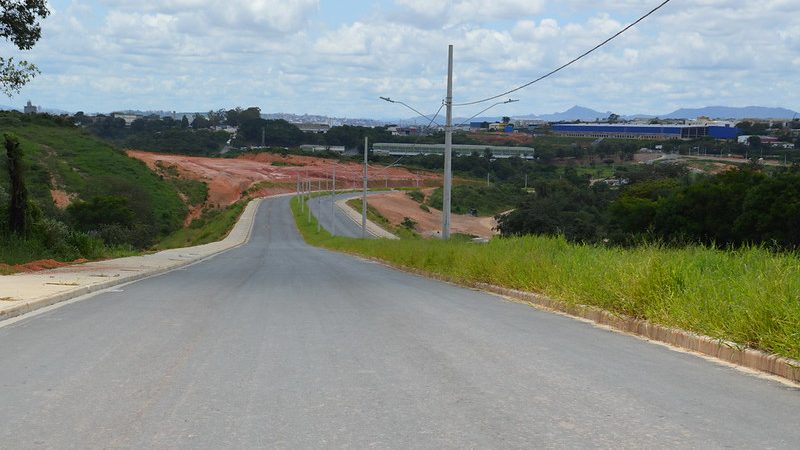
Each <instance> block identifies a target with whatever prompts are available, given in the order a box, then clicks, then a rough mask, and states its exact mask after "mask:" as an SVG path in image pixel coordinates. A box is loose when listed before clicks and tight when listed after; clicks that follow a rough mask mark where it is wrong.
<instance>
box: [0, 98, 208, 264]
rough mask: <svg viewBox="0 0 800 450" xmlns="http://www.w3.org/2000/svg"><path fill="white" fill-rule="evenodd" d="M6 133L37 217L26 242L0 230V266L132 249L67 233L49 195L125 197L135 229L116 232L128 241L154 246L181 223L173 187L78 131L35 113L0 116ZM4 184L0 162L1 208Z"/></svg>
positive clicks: (182, 211)
mask: <svg viewBox="0 0 800 450" xmlns="http://www.w3.org/2000/svg"><path fill="white" fill-rule="evenodd" d="M6 132H10V133H13V134H14V135H16V136H18V138H19V140H20V145H21V147H22V150H23V154H24V162H25V166H26V171H25V182H26V185H27V189H28V192H29V198H30V200H31V201H32V202H33V203H34V204H35V205H36V208H37V209H38V210H40V211H41V218H40V219H39V220H38V222H37V223H36V224H35V226H34V230H33V233H32V234H31V235H30V236H28V237H27V238H21V237H18V236H14V235H9V234H8V233H6V231H5V226H4V225H0V228H2V230H0V263H5V264H11V265H14V264H22V263H27V262H30V261H33V260H39V259H56V260H59V261H72V260H75V259H78V258H87V259H97V258H108V257H116V256H122V255H127V254H131V253H134V252H135V249H134V248H133V247H131V246H130V245H106V244H105V243H104V242H103V241H102V240H101V239H100V238H98V237H97V236H96V235H95V234H92V233H87V232H83V231H79V230H77V229H76V228H74V227H73V223H72V221H71V217H70V216H69V215H68V214H67V213H66V212H65V211H64V210H62V209H59V208H58V207H57V206H56V204H55V202H54V201H53V197H52V196H51V190H55V191H58V192H62V193H63V195H67V196H69V198H70V199H71V200H72V201H78V200H84V201H89V200H90V199H92V198H94V197H96V196H118V197H123V198H125V199H126V201H127V206H128V207H129V208H130V209H131V210H132V211H133V213H134V218H135V219H134V220H135V222H136V225H135V227H134V228H131V230H132V231H128V230H123V231H121V232H124V233H129V236H130V237H131V240H135V241H136V242H140V243H146V242H148V241H150V242H152V241H155V240H157V239H158V238H159V237H161V236H165V235H167V234H168V233H170V232H172V231H173V230H175V229H177V228H179V227H180V226H181V223H182V222H183V218H184V217H185V216H186V213H187V207H186V205H185V204H184V203H183V202H182V201H181V198H180V195H179V193H180V188H178V187H177V186H175V185H172V184H170V183H169V182H168V181H165V180H164V179H162V177H159V176H158V175H157V174H155V173H153V172H152V171H150V170H149V169H148V168H147V167H146V166H145V165H144V164H143V163H142V162H140V161H138V160H135V159H133V158H129V157H128V156H127V155H125V153H124V152H122V151H120V150H119V149H116V148H114V147H113V146H112V145H110V144H108V143H106V142H104V141H102V140H100V139H97V138H95V137H94V136H91V135H90V134H88V133H87V132H85V131H84V130H81V129H79V128H75V127H71V126H65V125H58V124H56V123H53V122H52V121H50V120H48V119H47V118H41V117H38V116H30V117H28V116H22V115H20V114H12V113H5V114H3V115H1V116H0V133H6ZM8 185H9V175H8V171H7V167H6V158H5V157H0V202H1V203H2V205H0V210H2V211H5V209H4V208H5V207H6V205H7V202H8V192H7V189H8ZM183 187H185V188H186V189H187V190H189V189H191V190H193V191H194V192H193V193H192V195H189V196H188V197H197V193H195V192H198V191H199V189H198V188H199V187H198V186H196V185H194V184H191V183H184V184H183ZM200 195H202V193H200ZM2 214H3V215H5V212H2ZM0 222H2V220H0ZM117 236H119V232H118V233H117ZM123 237H125V236H123Z"/></svg>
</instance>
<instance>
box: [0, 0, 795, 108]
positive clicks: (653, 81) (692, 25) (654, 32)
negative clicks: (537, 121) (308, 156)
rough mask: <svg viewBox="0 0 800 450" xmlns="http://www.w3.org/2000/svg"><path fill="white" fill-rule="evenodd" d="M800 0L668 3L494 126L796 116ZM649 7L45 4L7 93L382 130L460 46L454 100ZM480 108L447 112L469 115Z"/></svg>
mask: <svg viewBox="0 0 800 450" xmlns="http://www.w3.org/2000/svg"><path fill="white" fill-rule="evenodd" d="M797 1H798V0H759V1H742V0H672V2H671V3H669V4H668V5H667V6H665V7H664V8H663V9H662V10H660V11H659V12H658V13H656V15H654V16H652V17H651V18H649V19H647V20H646V21H644V22H642V23H641V24H639V25H638V26H637V27H635V28H633V29H631V30H630V31H629V32H628V33H626V34H624V35H623V36H621V37H620V38H618V39H617V40H615V41H613V42H612V43H611V44H609V45H607V46H606V47H603V48H602V49H601V50H600V51H598V52H595V53H594V54H592V55H591V56H589V57H587V58H586V59H584V60H582V61H581V62H579V63H577V64H575V65H573V66H571V67H570V68H568V69H566V70H564V71H563V72H561V73H559V74H557V75H555V76H553V77H552V78H549V79H547V80H545V81H543V82H541V83H538V84H536V85H533V86H531V87H529V88H527V89H525V90H522V91H520V92H518V93H516V94H514V98H518V99H519V100H520V101H519V102H518V103H512V104H508V105H502V106H498V107H496V108H495V109H493V110H492V111H491V114H496V115H515V114H516V115H520V114H527V113H550V112H555V111H562V110H565V109H567V108H569V107H571V106H572V105H575V104H579V105H583V106H588V107H591V108H594V109H597V110H601V111H614V112H617V113H620V114H633V113H647V114H663V113H667V112H670V111H672V110H674V109H677V108H679V107H699V106H708V105H726V106H748V105H759V106H782V107H787V108H791V109H795V110H800V89H798V81H799V80H800V77H798V73H800V15H798V14H797ZM658 3H660V1H659V0H563V1H552V0H551V1H545V0H492V1H485V0H376V1H356V0H339V1H332V0H280V1H278V0H226V1H219V0H51V1H50V2H49V7H50V9H51V12H52V14H51V15H50V16H49V17H48V18H46V19H45V20H44V21H43V22H42V28H43V32H42V39H41V40H40V41H39V42H38V43H37V45H36V46H35V48H34V49H33V50H31V51H27V52H19V51H16V50H15V49H14V48H13V46H12V45H11V44H10V43H3V44H0V45H2V49H0V52H2V53H0V54H2V55H3V56H5V57H8V56H15V57H17V58H20V57H22V58H25V59H28V60H29V61H31V62H33V63H35V64H36V65H38V66H39V68H40V69H41V71H42V73H41V75H39V76H38V77H37V78H36V79H35V80H34V81H33V82H31V83H30V84H29V85H28V86H26V87H24V88H23V90H22V92H21V93H20V94H18V95H16V96H15V97H14V98H11V99H9V98H4V96H2V95H1V94H0V103H3V104H13V105H21V104H22V103H24V102H25V101H26V100H28V99H30V100H31V101H33V103H34V104H39V105H43V106H45V107H49V108H60V109H65V110H69V111H78V110H83V111H86V112H98V111H99V112H108V111H112V110H120V109H141V110H177V111H208V110H210V109H219V108H231V107H234V106H243V107H247V106H259V107H261V109H262V111H263V112H290V113H297V114H303V113H308V114H324V115H329V116H337V117H365V118H389V117H410V116H413V115H414V114H413V113H411V112H409V111H407V110H404V109H402V107H399V106H397V105H392V104H388V103H386V102H382V101H380V100H379V99H378V96H389V97H392V98H394V99H398V100H403V101H405V102H407V103H409V104H411V105H413V106H415V107H416V108H418V109H420V110H422V111H424V112H433V111H435V110H436V109H437V108H438V107H439V105H440V104H441V101H442V98H443V97H444V94H445V81H446V80H445V77H446V72H447V67H446V65H447V45H448V44H453V45H454V46H455V50H454V53H455V64H454V73H455V81H454V100H455V102H466V101H469V100H473V99H476V98H483V97H486V96H490V95H494V94H498V93H500V92H503V91H506V90H508V89H509V88H512V87H515V86H517V85H520V84H523V83H525V82H527V81H530V80H532V79H534V78H537V77H538V76H540V75H542V74H543V73H546V72H548V71H549V70H551V69H553V68H555V67H557V66H559V65H560V64H563V63H564V62H566V61H568V60H570V59H572V58H573V57H575V56H577V55H578V54H580V53H582V52H584V51H585V50H587V49H589V48H591V47H592V46H594V45H596V44H597V43H599V42H601V41H602V40H604V39H605V38H607V37H609V36H611V35H612V34H614V33H615V32H616V31H618V30H619V29H620V28H622V27H623V26H625V25H626V24H627V23H629V22H631V21H633V20H635V19H636V18H638V17H639V16H641V15H642V14H644V13H645V12H647V11H649V10H650V9H652V8H653V7H655V6H656V5H657V4H658ZM480 109H481V108H480V107H479V106H472V107H464V108H462V109H461V110H456V112H455V114H456V115H460V116H469V115H472V114H473V113H475V112H477V111H479V110H480Z"/></svg>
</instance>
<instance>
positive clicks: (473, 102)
mask: <svg viewBox="0 0 800 450" xmlns="http://www.w3.org/2000/svg"><path fill="white" fill-rule="evenodd" d="M670 1H671V0H664V2H662V3H661V4H660V5H658V6H656V7H655V8H653V9H651V10H650V11H649V12H648V13H647V14H645V15H643V16H642V17H639V18H638V19H636V21H635V22H632V23H631V24H630V25H628V26H626V27H625V28H623V29H621V30H619V31H618V32H617V33H616V34H614V35H613V36H611V37H610V38H608V39H606V40H605V41H603V42H601V43H599V44H597V45H595V46H594V47H592V48H591V49H589V50H588V51H586V52H584V53H583V54H581V55H580V56H578V57H577V58H575V59H573V60H571V61H570V62H568V63H566V64H564V65H562V66H560V67H558V68H556V69H554V70H551V71H550V72H548V73H546V74H544V75H542V76H540V77H539V78H537V79H535V80H533V81H530V82H528V83H525V84H523V85H522V86H519V87H516V88H514V89H511V90H508V91H506V92H503V93H501V94H497V95H494V96H492V97H487V98H484V99H481V100H474V101H470V102H464V103H454V104H453V106H469V105H476V104H478V103H483V102H488V101H490V100H495V99H498V98H500V97H505V96H506V95H508V94H511V93H514V92H517V91H519V90H521V89H525V88H526V87H528V86H530V85H532V84H534V83H538V82H539V81H542V80H544V79H545V78H547V77H549V76H551V75H554V74H556V73H558V72H560V71H561V70H563V69H566V68H567V67H569V66H571V65H572V64H575V63H576V62H578V61H580V60H581V59H583V58H584V57H586V56H587V55H589V54H590V53H592V52H594V51H595V50H597V49H599V48H600V47H602V46H604V45H606V44H608V43H609V42H611V41H613V40H614V39H616V38H617V37H618V36H619V35H621V34H622V33H624V32H626V31H628V30H629V29H631V28H633V27H634V26H636V24H638V23H639V22H641V21H643V20H644V19H646V18H648V17H650V16H651V15H652V14H653V13H655V12H656V11H658V10H659V9H661V8H663V7H664V6H665V5H666V4H667V3H669V2H670Z"/></svg>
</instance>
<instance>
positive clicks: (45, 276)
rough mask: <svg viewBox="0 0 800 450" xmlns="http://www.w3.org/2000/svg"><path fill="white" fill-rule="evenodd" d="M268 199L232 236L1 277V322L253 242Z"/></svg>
mask: <svg viewBox="0 0 800 450" xmlns="http://www.w3.org/2000/svg"><path fill="white" fill-rule="evenodd" d="M261 200H262V199H255V200H253V201H251V202H250V203H248V204H247V206H246V207H245V210H244V212H242V215H241V217H240V218H239V221H238V222H237V223H236V225H234V227H233V229H232V230H231V232H230V233H229V234H228V236H227V237H226V238H225V239H223V240H221V241H218V242H212V243H210V244H204V245H198V246H196V247H186V248H176V249H171V250H164V251H161V252H158V253H153V254H149V255H142V256H131V257H127V258H118V259H110V260H105V261H94V262H89V263H85V264H76V265H73V266H68V267H61V268H58V269H53V270H45V271H41V272H32V273H20V274H15V275H7V276H0V320H4V319H8V318H11V317H14V316H19V315H21V314H25V313H28V312H31V311H34V310H36V309H39V308H44V307H46V306H49V305H52V304H54V303H58V302H62V301H65V300H69V299H72V298H75V297H79V296H81V295H85V294H88V293H91V292H96V291H99V290H102V289H107V288H109V287H113V286H116V285H120V284H124V283H129V282H131V281H136V280H140V279H142V278H146V277H150V276H153V275H158V274H162V273H165V272H168V271H170V270H173V269H177V268H179V267H183V266H186V265H189V264H192V263H194V262H196V261H200V260H202V259H205V258H208V257H211V256H214V255H216V254H218V253H221V252H224V251H226V250H230V249H232V248H234V247H238V246H240V245H242V244H244V243H246V242H247V241H248V239H249V238H250V234H251V232H252V228H253V219H254V218H255V213H256V211H258V206H259V204H260V203H261Z"/></svg>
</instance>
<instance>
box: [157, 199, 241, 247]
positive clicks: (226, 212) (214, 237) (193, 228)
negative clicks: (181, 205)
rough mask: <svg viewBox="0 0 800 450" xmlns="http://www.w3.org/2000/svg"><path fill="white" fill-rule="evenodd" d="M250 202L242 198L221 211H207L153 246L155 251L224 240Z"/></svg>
mask: <svg viewBox="0 0 800 450" xmlns="http://www.w3.org/2000/svg"><path fill="white" fill-rule="evenodd" d="M249 201H250V199H249V198H244V199H242V200H239V201H238V202H236V203H233V204H232V205H230V206H228V207H227V208H223V209H209V210H207V211H205V212H204V214H203V215H202V216H201V217H200V218H198V219H195V220H193V221H192V223H191V224H190V225H189V226H188V227H186V228H181V229H180V230H177V231H175V232H174V233H172V234H170V235H169V236H167V237H166V238H164V239H162V240H161V242H159V243H158V244H157V245H155V246H154V249H155V250H166V249H169V248H180V247H191V246H194V245H202V244H208V243H210V242H216V241H219V240H222V239H224V238H225V236H227V235H228V233H230V231H231V229H233V226H234V225H236V222H237V221H238V220H239V216H241V215H242V212H243V211H244V208H245V206H246V205H247V203H248V202H249Z"/></svg>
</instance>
